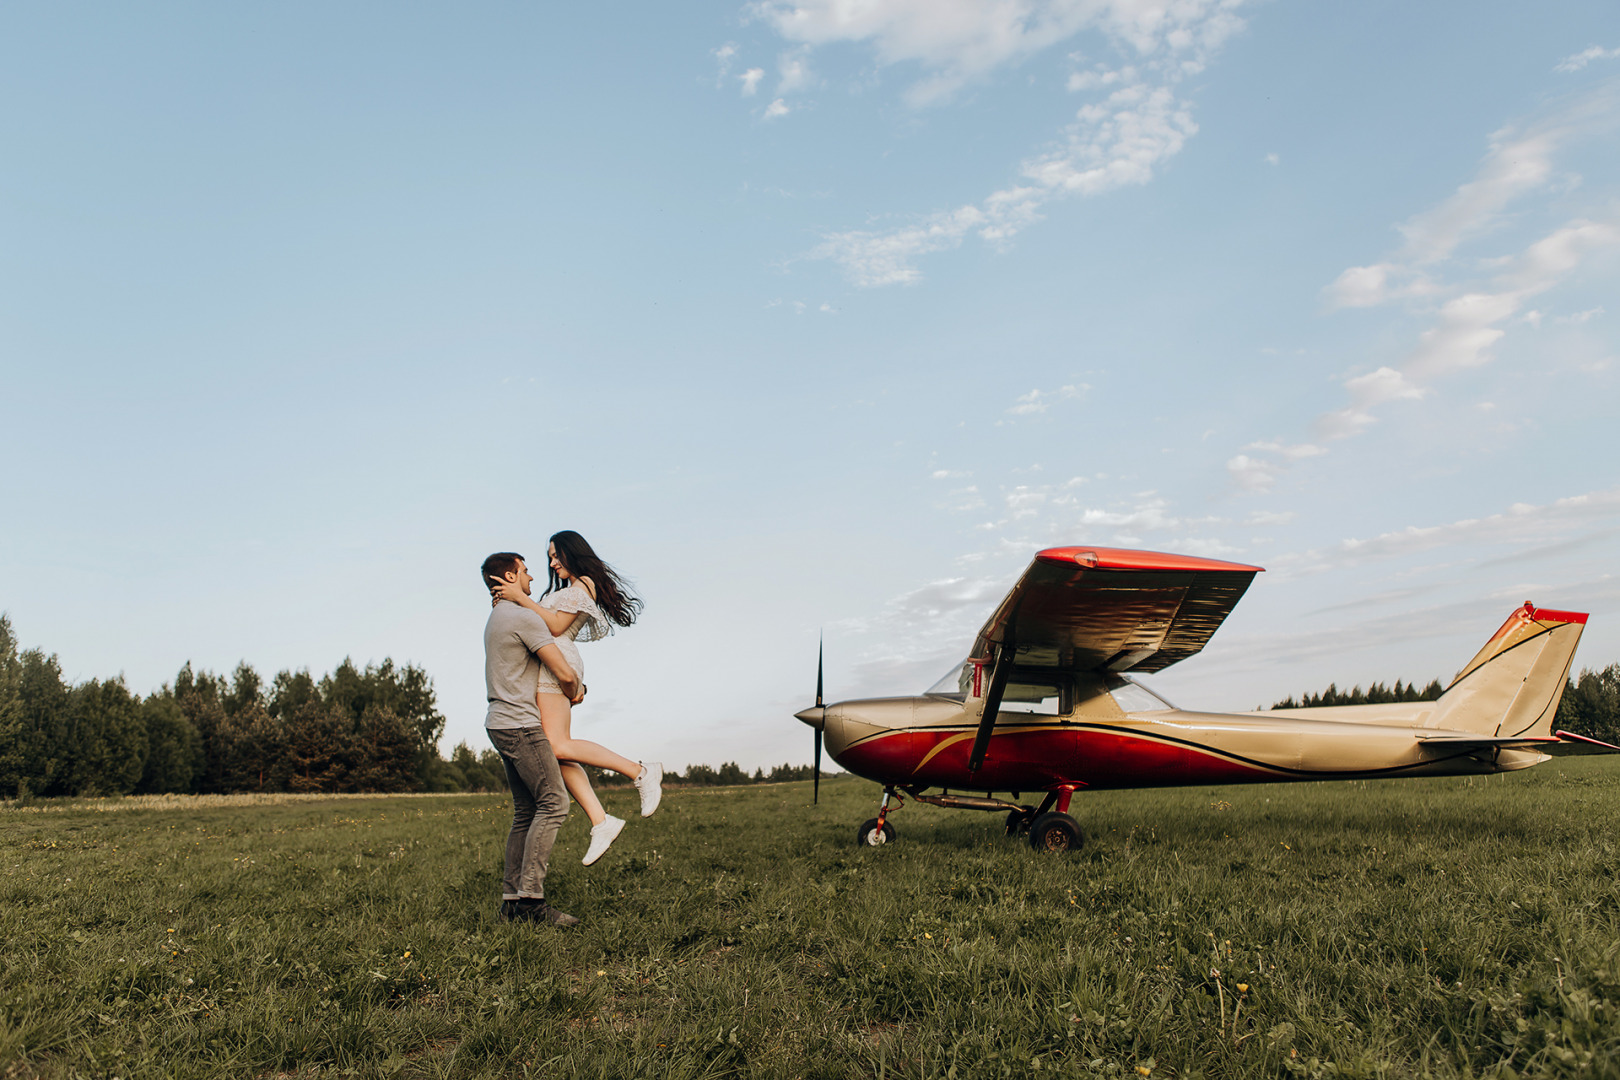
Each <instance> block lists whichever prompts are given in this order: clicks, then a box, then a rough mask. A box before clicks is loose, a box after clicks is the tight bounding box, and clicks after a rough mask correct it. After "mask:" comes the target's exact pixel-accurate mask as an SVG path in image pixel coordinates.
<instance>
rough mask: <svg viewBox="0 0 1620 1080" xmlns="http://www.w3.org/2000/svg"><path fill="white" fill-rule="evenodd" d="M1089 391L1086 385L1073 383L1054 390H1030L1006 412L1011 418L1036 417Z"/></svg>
mask: <svg viewBox="0 0 1620 1080" xmlns="http://www.w3.org/2000/svg"><path fill="white" fill-rule="evenodd" d="M1090 389H1091V387H1090V386H1089V385H1087V384H1086V383H1074V384H1072V385H1069V386H1060V387H1058V388H1057V389H1056V390H1031V391H1030V392H1029V393H1027V394H1024V395H1022V396H1020V397H1019V398H1018V400H1017V401H1015V402H1013V404H1012V406H1011V407H1010V408H1008V409H1007V412H1008V413H1009V414H1011V415H1013V416H1034V415H1038V414H1040V413H1043V412H1045V411H1046V410H1047V409H1049V408H1051V407H1052V405H1053V403H1055V402H1058V401H1067V400H1070V399H1073V398H1078V397H1080V396H1082V395H1083V394H1084V393H1085V392H1086V391H1087V390H1090Z"/></svg>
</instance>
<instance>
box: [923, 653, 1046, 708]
mask: <svg viewBox="0 0 1620 1080" xmlns="http://www.w3.org/2000/svg"><path fill="white" fill-rule="evenodd" d="M973 667H974V665H973V662H972V661H971V660H964V661H962V663H960V664H958V665H957V666H956V667H953V668H952V669H951V670H950V671H947V672H946V673H945V677H944V678H942V679H940V680H939V682H937V683H935V684H934V685H933V686H930V687H929V688H928V689H927V691H925V692H926V693H927V694H928V696H930V697H943V698H950V699H951V700H952V701H965V700H966V699H967V697H968V695H969V694H970V693H972V692H973ZM980 679H981V680H982V682H981V684H980V686H979V692H980V693H981V694H982V693H984V692H985V691H986V690H988V689H989V686H988V683H989V680H990V672H989V671H988V670H985V671H983V672H981V673H980ZM1001 711H1002V712H1014V713H1033V714H1035V715H1037V716H1060V715H1062V712H1063V682H1062V680H1061V679H1059V678H1053V679H1052V680H1050V681H1047V680H1045V679H1040V678H1031V673H1030V672H1029V670H1028V669H1023V670H1020V669H1016V668H1015V669H1014V677H1013V678H1012V679H1010V680H1008V682H1007V688H1006V689H1005V690H1004V691H1002V694H1001Z"/></svg>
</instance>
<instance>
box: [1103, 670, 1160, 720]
mask: <svg viewBox="0 0 1620 1080" xmlns="http://www.w3.org/2000/svg"><path fill="white" fill-rule="evenodd" d="M1108 692H1109V693H1110V694H1112V695H1113V697H1114V702H1115V703H1116V704H1117V705H1118V706H1119V707H1120V708H1121V709H1124V710H1125V711H1126V712H1128V713H1137V712H1164V711H1166V710H1169V709H1174V708H1175V706H1174V705H1172V704H1170V703H1169V702H1168V701H1166V700H1164V698H1162V697H1160V696H1159V695H1158V694H1155V693H1154V692H1153V691H1151V690H1149V689H1148V688H1147V687H1145V686H1143V685H1142V684H1141V683H1139V682H1137V681H1136V680H1135V679H1131V678H1127V677H1126V676H1123V675H1110V676H1108Z"/></svg>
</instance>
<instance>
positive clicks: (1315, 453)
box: [1226, 439, 1327, 525]
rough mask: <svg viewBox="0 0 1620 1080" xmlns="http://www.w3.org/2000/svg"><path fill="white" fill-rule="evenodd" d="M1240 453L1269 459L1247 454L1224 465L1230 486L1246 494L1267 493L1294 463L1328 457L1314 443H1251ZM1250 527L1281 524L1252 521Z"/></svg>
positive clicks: (1279, 441)
mask: <svg viewBox="0 0 1620 1080" xmlns="http://www.w3.org/2000/svg"><path fill="white" fill-rule="evenodd" d="M1243 449H1244V450H1246V451H1247V450H1253V451H1255V452H1256V453H1259V454H1269V455H1271V456H1270V457H1250V456H1249V455H1248V454H1247V453H1243V454H1238V455H1237V456H1236V457H1233V458H1231V459H1229V460H1228V461H1227V463H1226V474H1227V475H1228V476H1229V477H1231V478H1232V482H1233V483H1235V484H1236V485H1237V486H1238V487H1240V488H1242V489H1243V490H1245V491H1254V492H1264V491H1270V490H1271V487H1272V485H1273V484H1275V483H1276V482H1277V477H1278V476H1279V475H1280V474H1281V473H1282V471H1283V469H1284V468H1286V467H1287V466H1289V465H1292V464H1293V463H1294V462H1296V461H1303V460H1304V459H1306V458H1313V457H1320V456H1321V455H1323V454H1325V453H1327V450H1326V449H1324V448H1323V447H1320V446H1317V445H1316V444H1315V443H1297V444H1295V445H1293V446H1289V445H1287V444H1285V443H1283V442H1282V441H1281V440H1277V439H1273V440H1271V441H1269V442H1252V443H1250V444H1249V445H1248V446H1245V447H1244V448H1243ZM1289 516H1290V517H1291V516H1292V515H1289ZM1284 520H1286V519H1284ZM1250 524H1266V525H1271V524H1281V522H1280V521H1276V520H1268V521H1259V520H1256V519H1254V518H1251V519H1250Z"/></svg>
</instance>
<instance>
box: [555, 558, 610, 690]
mask: <svg viewBox="0 0 1620 1080" xmlns="http://www.w3.org/2000/svg"><path fill="white" fill-rule="evenodd" d="M540 606H541V607H543V608H545V609H546V610H547V611H572V612H575V613H576V614H575V615H574V621H573V622H571V623H569V624H568V629H566V630H564V631H563V632H562V633H560V634H556V635H554V636H555V637H556V639H557V648H558V649H560V650H561V651H562V654H563V656H564V657H566V658H567V660H568V664H569V666H570V667H572V668H573V669H574V677H575V678H577V679H579V681H580V682H584V681H585V665H584V663H582V662H581V661H580V658H579V647H578V646H577V645H576V644H575V642H579V641H600V640H601V639H602V638H605V637H607V636H608V635H609V634H610V633H612V632H613V626H612V624H611V623H609V622H608V618H607V616H606V615H604V614H602V609H601V608H599V607H597V606H596V601H595V600H592V599H591V594H590V593H588V592H586V591H585V586H583V585H569V586H567V587H566V588H562V589H558V590H557V591H556V592H550V593H546V595H544V596H542V597H541V598H540ZM536 689H537V691H538V692H539V693H542V694H560V693H562V687H560V686H558V685H557V679H556V677H555V676H553V675H552V674H551V669H550V668H548V667H546V666H545V665H544V664H541V665H540V682H539V685H538V686H537V687H536Z"/></svg>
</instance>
